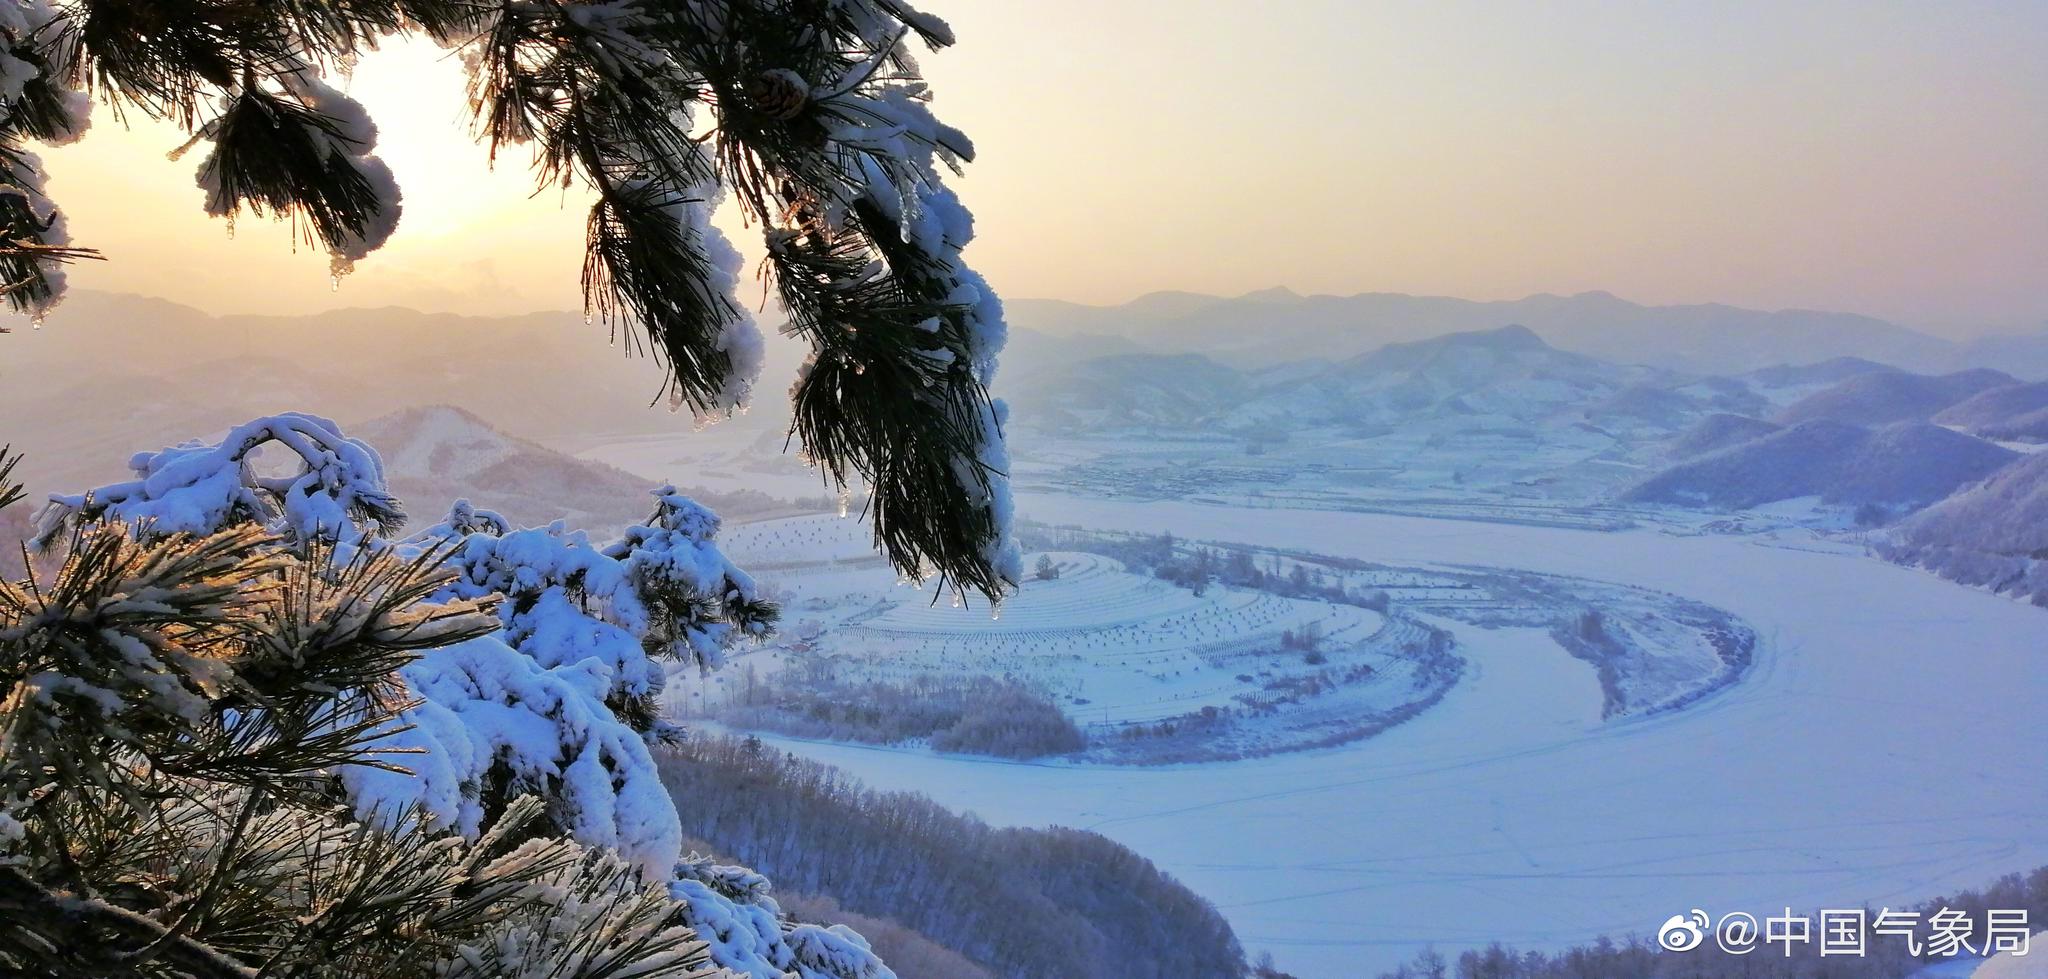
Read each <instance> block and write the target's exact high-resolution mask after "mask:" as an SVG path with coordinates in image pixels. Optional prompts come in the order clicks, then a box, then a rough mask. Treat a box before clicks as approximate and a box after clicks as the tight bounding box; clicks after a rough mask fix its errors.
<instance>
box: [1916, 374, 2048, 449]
mask: <svg viewBox="0 0 2048 979" xmlns="http://www.w3.org/2000/svg"><path fill="white" fill-rule="evenodd" d="M1934 421H1935V423H1936V424H1939V425H1952V426H1954V427H1956V428H1960V429H1962V430H1964V431H1966V432H1971V433H1974V434H1977V435H1982V436H1984V437H1985V438H1991V439H2006V440H2010V441H2033V442H2048V381H2035V382H2033V383H2031V384H2008V385H2006V386H2004V387H1998V388H1992V389H1990V390H1988V391H1984V392H1981V393H1979V394H1977V395H1976V396H1974V397H1971V398H1969V399H1967V400H1964V401H1961V402H1959V403H1957V404H1955V405H1953V406H1951V407H1949V408H1947V409H1945V410H1943V411H1942V412H1941V413H1940V414H1938V415H1935V416H1934Z"/></svg>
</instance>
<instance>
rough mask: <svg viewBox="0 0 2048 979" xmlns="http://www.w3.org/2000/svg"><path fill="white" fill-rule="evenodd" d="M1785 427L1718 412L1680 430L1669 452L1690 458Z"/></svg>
mask: <svg viewBox="0 0 2048 979" xmlns="http://www.w3.org/2000/svg"><path fill="white" fill-rule="evenodd" d="M1783 427H1784V426H1781V425H1774V424H1772V423H1770V422H1767V421H1764V420H1763V419H1761V418H1751V417H1749V416H1748V415H1731V414H1727V413H1725V412H1717V413H1715V414H1711V415H1708V416H1707V417H1705V418H1702V419H1700V420H1699V421H1697V422H1694V423H1693V425H1692V427H1691V428H1688V429H1686V430H1685V431H1683V432H1680V433H1679V434H1678V437H1677V438H1674V439H1672V440H1671V443H1670V446H1669V448H1668V451H1669V452H1670V455H1671V458H1673V459H1690V458H1692V457H1694V456H1700V455H1705V454H1707V453H1709V452H1717V451H1719V450H1721V449H1726V448H1729V447H1730V446H1736V445H1741V444H1742V443H1744V442H1748V441H1751V440H1754V439H1760V438H1763V437H1764V436H1766V435H1769V434H1771V433H1773V432H1777V431H1781V430H1782V429H1783Z"/></svg>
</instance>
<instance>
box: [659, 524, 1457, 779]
mask: <svg viewBox="0 0 2048 979" xmlns="http://www.w3.org/2000/svg"><path fill="white" fill-rule="evenodd" d="M721 542H722V543H723V545H724V546H725V547H726V549H727V551H728V553H730V554H731V555H732V556H733V558H734V560H735V561H738V562H740V564H741V565H742V566H744V567H746V568H748V569H749V570H750V571H751V572H752V573H754V574H755V575H756V576H757V577H758V578H759V579H760V580H761V581H762V582H763V584H764V585H766V586H768V587H769V588H771V589H772V590H773V592H774V593H775V594H776V595H777V596H778V599H779V600H780V601H781V602H782V603H783V605H784V609H785V613H784V624H783V632H784V636H783V637H782V638H781V639H779V640H778V641H777V642H776V643H775V644H774V645H772V646H771V647H770V648H768V649H766V650H762V651H758V652H752V653H747V654H744V655H742V656H740V657H738V658H736V660H735V661H734V663H733V664H732V665H730V666H728V667H727V668H726V669H725V670H723V671H721V672H719V673H717V674H714V675H712V676H710V677H709V678H698V677H696V676H694V675H692V674H690V673H689V672H688V671H684V672H683V673H682V674H681V675H679V677H678V680H677V682H674V683H672V684H671V685H670V689H669V691H668V696H669V697H670V704H671V708H672V709H674V710H677V711H678V712H680V713H683V714H685V715H688V714H690V713H691V712H693V711H694V712H698V713H702V712H705V711H711V712H714V713H715V712H716V709H717V708H719V707H721V706H723V705H725V704H728V703H730V702H731V701H733V700H735V699H737V698H738V697H739V696H741V694H742V692H743V691H748V692H750V691H751V687H750V686H748V685H747V683H748V681H745V680H743V679H742V677H743V676H749V675H756V674H758V675H759V676H760V678H762V679H771V680H772V679H775V678H776V677H778V676H779V675H780V674H782V673H783V672H785V668H786V667H787V666H789V665H790V664H792V663H793V662H796V661H798V660H803V659H804V658H805V657H807V656H809V655H811V654H812V653H813V651H814V650H815V651H816V655H819V656H825V657H829V658H830V659H831V661H832V663H833V666H834V670H835V672H836V673H837V674H839V675H840V676H842V677H845V678H848V679H854V680H858V681H862V682H868V681H886V682H904V681H916V680H918V679H920V678H949V677H963V676H985V677H1003V678H1013V679H1020V680H1024V681H1027V682H1029V683H1031V684H1032V685H1034V686H1037V687H1039V688H1041V689H1043V690H1044V691H1046V692H1047V693H1048V694H1050V695H1052V696H1053V697H1054V698H1055V700H1056V702H1057V703H1058V705H1059V706H1060V707H1061V708H1062V709H1063V710H1064V711H1065V712H1066V713H1067V714H1068V715H1069V716H1070V717H1071V718H1072V719H1073V720H1074V721H1075V723H1077V724H1079V725H1082V726H1083V727H1085V728H1087V729H1089V731H1090V733H1091V734H1092V735H1094V736H1095V737H1096V738H1097V741H1098V748H1099V750H1098V751H1097V752H1096V754H1095V756H1096V757H1099V758H1107V757H1108V756H1111V755H1114V756H1115V757H1116V758H1117V759H1118V760H1122V761H1129V762H1138V763H1143V762H1146V761H1153V760H1157V759H1158V758H1159V757H1162V756H1171V757H1175V758H1182V759H1186V758H1216V757H1237V756H1242V755H1251V754H1259V753H1265V752H1270V751H1278V750H1289V749H1292V748H1299V747H1301V746H1303V745H1309V744H1328V743H1333V742H1334V741H1336V740H1341V739H1345V738H1350V737H1359V736H1363V735H1364V734H1366V733H1369V732H1370V731H1371V730H1374V729H1377V728H1378V727H1382V726H1385V725H1386V724H1389V723H1393V722H1395V721H1396V720H1398V718H1399V717H1401V716H1406V714H1407V713H1412V712H1413V711H1414V710H1419V709H1421V707H1422V705H1424V704H1426V703H1427V702H1429V701H1431V700H1433V699H1434V698H1435V697H1436V696H1439V695H1440V694H1441V693H1442V691H1443V690H1444V688H1445V687H1447V686H1448V685H1449V684H1450V683H1451V682H1453V681H1454V680H1455V678H1456V661H1455V659H1453V658H1451V657H1449V656H1448V655H1446V654H1445V653H1444V652H1443V651H1442V648H1441V642H1440V640H1435V639H1434V637H1433V635H1432V630H1430V629H1429V628H1428V627H1426V626H1422V625H1420V624H1419V623H1417V622H1416V621H1415V620H1414V619H1412V618H1408V617H1402V618H1398V619H1390V618H1389V617H1388V616H1385V615H1382V614H1381V613H1379V612H1376V611H1373V610H1371V609H1367V608H1362V607H1359V606H1357V605H1353V604H1345V603H1338V602H1331V601H1323V600H1311V599H1301V598H1290V597H1284V596H1281V595H1276V594H1272V593H1270V592H1266V591H1261V590H1256V589H1251V588H1232V587H1227V586H1224V585H1215V586H1212V587H1210V588H1208V589H1206V590H1205V591H1204V593H1203V594H1200V595H1197V594H1195V593H1194V592H1193V591H1191V590H1189V589H1188V588H1185V587H1181V586H1178V585H1175V584H1172V583H1169V582H1167V581H1163V580H1160V579H1158V578H1156V577H1153V576H1151V575H1143V574H1133V573H1130V572H1129V571H1127V570H1126V569H1125V568H1124V566H1123V565H1122V564H1121V563H1120V562H1118V561H1116V560H1114V559H1112V558H1108V557H1104V556H1101V555H1097V554H1091V553H1085V552H1079V551H1057V552H1050V553H1047V554H1045V555H1044V556H1045V557H1046V559H1047V560H1048V561H1049V562H1051V564H1052V565H1053V566H1054V568H1056V570H1057V574H1058V576H1057V577H1056V578H1053V579H1050V580H1041V579H1039V578H1037V577H1035V576H1031V577H1027V579H1026V580H1025V581H1024V582H1023V583H1022V584H1021V586H1020V588H1019V589H1018V591H1017V593H1016V594H1014V595H1013V596H1011V597H1010V599H1009V600H1008V601H1007V602H1005V603H1004V606H1003V609H1002V613H1001V615H1000V617H994V616H991V614H990V613H989V611H988V609H987V608H986V606H985V605H983V604H981V602H980V601H979V600H978V599H977V600H976V601H974V602H973V603H971V604H972V605H973V606H974V607H971V608H956V607H954V606H953V605H952V603H951V602H949V601H947V600H945V599H944V598H943V597H940V598H938V599H937V600H935V598H934V594H933V591H932V590H931V589H929V588H925V589H918V588H914V587H911V586H909V585H907V584H904V583H902V582H899V581H897V580H896V575H895V572H894V571H893V570H891V569H889V568H888V567H887V566H886V564H885V563H884V562H882V561H881V560H880V559H879V558H878V557H876V556H875V554H874V553H873V551H872V543H871V538H870V536H869V530H868V526H867V524H866V523H865V522H864V521H861V520H858V519H849V518H838V517H833V516H829V515H815V516H804V517H791V518H784V519H778V520H766V521H759V522H754V523H747V524H740V525H737V526H734V527H732V528H730V529H729V530H727V531H726V532H725V534H724V535H723V536H722V538H721ZM1311 631H1312V632H1314V633H1315V634H1316V635H1317V637H1318V641H1317V643H1316V650H1315V652H1316V655H1314V656H1309V655H1306V654H1305V651H1303V650H1301V649H1294V650H1289V649H1287V648H1286V640H1285V638H1284V637H1285V636H1287V635H1288V634H1291V633H1302V634H1306V633H1309V632H1311ZM1191 716H1200V717H1203V718H1204V719H1205V721H1206V723H1205V724H1203V725H1201V730H1200V731H1199V732H1196V731H1192V730H1190V731H1178V730H1176V731H1175V732H1173V733H1174V734H1176V735H1177V736H1176V737H1171V738H1169V737H1166V736H1165V734H1164V733H1162V732H1157V731H1152V730H1148V728H1150V727H1151V726H1153V725H1157V724H1158V723H1159V722H1168V721H1173V720H1175V719H1183V718H1188V717H1191ZM1139 735H1142V736H1143V737H1142V739H1140V738H1139V737H1138V736H1139Z"/></svg>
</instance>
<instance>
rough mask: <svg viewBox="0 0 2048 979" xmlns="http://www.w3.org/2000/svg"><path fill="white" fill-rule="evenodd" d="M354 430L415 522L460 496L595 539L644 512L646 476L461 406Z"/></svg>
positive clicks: (407, 413)
mask: <svg viewBox="0 0 2048 979" xmlns="http://www.w3.org/2000/svg"><path fill="white" fill-rule="evenodd" d="M357 431H358V432H360V435H359V436H358V437H360V438H362V439H364V440H365V441H368V442H369V443H370V444H371V445H374V446H377V449H378V452H379V453H380V454H381V455H382V456H383V457H384V469H385V475H386V477H387V478H388V479H389V481H390V484H391V488H392V490H393V491H394V492H396V493H397V494H398V498H399V499H401V500H404V501H406V502H407V503H408V504H409V505H410V507H411V509H412V511H413V516H414V519H415V520H431V519H432V518H434V517H437V516H438V515H439V513H440V512H441V511H442V510H443V509H445V508H446V507H447V505H448V504H449V503H450V502H451V501H453V500H455V499H456V498H458V497H461V498H467V499H469V500H470V501H471V502H473V503H475V504H476V505H477V506H481V507H489V508H490V509H493V510H496V511H498V512H500V513H502V514H504V515H505V517H506V518H507V519H509V520H511V521H512V523H513V524H514V525H516V526H527V527H530V526H538V525H541V524H545V523H547V522H549V521H551V520H555V519H564V520H567V521H568V524H569V526H571V527H578V528H586V529H589V530H590V531H591V532H592V533H593V534H595V535H599V536H607V535H611V534H615V533H617V532H618V530H619V529H620V528H623V527H626V526H629V525H631V524H634V523H637V522H639V521H641V520H644V519H645V518H646V517H647V511H648V509H649V506H650V504H649V501H648V497H647V491H648V490H649V489H651V488H652V487H651V486H650V485H649V483H648V481H647V480H645V479H642V478H640V477H638V476H634V475H631V474H629V473H626V472H624V471H622V470H618V469H614V468H612V467H610V466H607V465H604V464H603V463H597V462H589V461H587V460H583V459H577V458H575V457H573V456H568V455H563V454H562V453H559V452H555V451H553V450H550V449H546V448H543V447H541V446H539V445H536V444H534V443H532V442H528V441H526V440H524V439H518V438H513V437H512V436H509V435H506V434H505V433H503V432H500V431H498V430H497V429H495V428H492V427H491V426H490V424H489V423H487V422H485V421H484V420H483V419H481V418H478V417H477V416H475V415H473V414H470V413H469V412H467V411H463V410H462V409H460V408H454V407H450V406H448V405H431V406H428V407H424V408H408V409H406V410H404V411H400V412H396V413H394V414H390V415H386V416H384V417H382V418H378V419H375V420H373V421H370V422H367V423H364V424H363V425H360V426H358V427H357Z"/></svg>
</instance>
